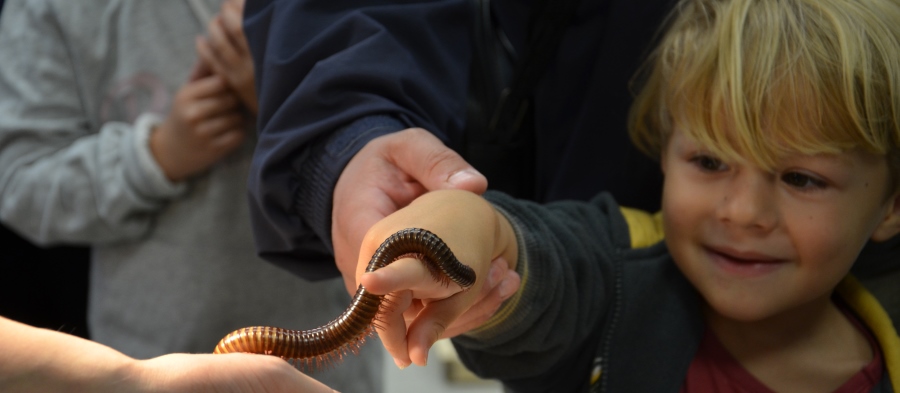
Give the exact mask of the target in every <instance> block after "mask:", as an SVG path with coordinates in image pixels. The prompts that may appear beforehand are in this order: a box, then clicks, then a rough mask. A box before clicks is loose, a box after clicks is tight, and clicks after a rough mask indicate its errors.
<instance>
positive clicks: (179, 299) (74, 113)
mask: <svg viewBox="0 0 900 393" xmlns="http://www.w3.org/2000/svg"><path fill="white" fill-rule="evenodd" d="M220 5H221V10H220V9H219V6H220ZM241 9H242V4H240V2H233V1H231V0H226V1H225V2H223V1H219V0H184V1H166V2H157V1H152V2H151V1H147V2H132V1H124V0H114V1H106V0H104V1H100V0H85V1H78V2H71V1H66V0H10V1H7V2H6V4H5V9H4V11H3V14H2V20H0V220H2V222H3V223H4V225H7V226H8V227H9V228H11V229H13V230H14V231H16V232H17V233H19V234H21V235H22V236H24V237H26V238H28V239H29V240H31V241H32V242H34V243H36V244H39V245H58V244H86V245H90V246H91V276H90V298H89V306H88V308H89V310H88V323H89V329H90V333H91V337H92V339H93V340H95V341H97V342H99V343H101V344H104V345H108V346H110V347H112V348H113V349H116V350H118V351H120V352H122V353H123V354H125V355H127V356H130V357H134V358H138V359H147V358H152V357H156V356H160V355H162V354H166V353H172V352H188V353H197V352H200V353H209V352H212V350H213V348H214V347H215V345H216V343H217V341H218V340H219V339H220V338H221V337H222V336H224V335H225V334H226V333H228V332H230V331H232V330H234V329H236V328H239V327H244V326H248V325H275V326H281V327H286V328H302V329H306V328H311V327H315V326H319V325H322V324H324V323H326V322H328V321H329V320H330V319H331V318H333V317H334V316H336V315H338V314H339V313H340V312H341V311H342V310H343V309H344V308H345V307H346V306H347V304H348V301H349V297H348V295H347V293H346V291H345V290H344V286H343V283H342V282H341V281H339V280H333V281H326V282H317V283H310V282H305V281H302V280H300V279H298V278H296V277H293V276H292V275H290V274H285V272H284V271H282V270H280V269H279V268H277V267H275V266H273V265H271V264H268V263H264V262H262V261H260V260H259V259H258V258H257V257H256V255H255V248H254V245H253V238H252V234H251V231H250V218H249V215H248V212H247V210H248V209H247V200H246V188H245V187H246V178H247V171H248V167H249V164H250V157H251V154H252V151H253V145H254V142H255V141H254V138H253V132H252V130H250V129H249V127H248V125H249V124H251V123H252V119H250V117H251V116H252V115H253V112H254V111H255V107H256V98H255V92H254V91H253V79H252V75H253V73H252V62H251V61H250V59H249V51H248V49H247V47H246V42H245V41H244V39H243V35H242V31H241V23H240V19H241V18H240V13H241ZM217 13H218V15H217ZM200 35H205V37H202V38H197V36H200ZM247 67H250V68H247ZM247 70H249V72H247ZM248 76H249V78H248ZM381 359H382V356H381V352H380V351H379V350H378V347H377V346H374V345H373V346H368V347H366V348H363V349H362V351H361V353H360V355H359V356H358V357H351V358H350V359H345V361H344V364H342V365H341V366H340V367H335V368H331V369H329V370H325V371H321V372H312V373H311V375H312V376H313V377H315V378H316V379H319V380H321V381H322V382H324V383H325V384H327V385H328V386H330V387H332V388H335V389H338V390H341V391H344V392H356V391H366V392H377V391H380V389H381ZM313 371H315V370H313Z"/></svg>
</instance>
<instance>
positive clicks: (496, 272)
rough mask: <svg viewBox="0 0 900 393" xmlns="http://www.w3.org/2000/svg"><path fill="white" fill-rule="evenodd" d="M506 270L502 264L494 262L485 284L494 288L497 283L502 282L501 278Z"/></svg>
mask: <svg viewBox="0 0 900 393" xmlns="http://www.w3.org/2000/svg"><path fill="white" fill-rule="evenodd" d="M504 270H505V269H503V268H501V267H500V266H496V265H495V264H492V265H491V272H490V274H488V279H487V282H486V283H485V285H487V287H488V288H493V287H494V286H495V285H497V283H498V282H500V280H501V279H502V278H503V272H504Z"/></svg>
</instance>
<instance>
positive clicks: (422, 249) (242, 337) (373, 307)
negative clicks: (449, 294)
mask: <svg viewBox="0 0 900 393" xmlns="http://www.w3.org/2000/svg"><path fill="white" fill-rule="evenodd" d="M406 256H415V257H416V258H417V259H419V260H420V261H422V263H424V264H425V266H426V267H427V268H428V270H429V272H431V275H432V277H434V279H435V280H436V281H439V282H441V283H443V284H444V285H449V283H450V282H451V281H452V282H454V283H456V284H458V285H459V286H460V287H462V288H463V289H468V288H469V287H470V286H472V284H474V283H475V271H474V270H472V268H470V267H468V266H466V265H463V264H462V263H460V262H459V260H457V259H456V257H455V256H454V255H453V252H452V251H450V248H449V247H447V245H446V244H445V243H444V241H443V240H441V239H440V238H439V237H438V236H437V235H435V234H433V233H431V232H429V231H427V230H425V229H420V228H407V229H403V230H401V231H398V232H397V233H394V234H393V235H391V236H390V237H388V238H387V239H386V240H385V241H384V242H383V243H381V246H380V247H378V250H376V251H375V254H374V255H372V259H371V260H369V265H368V266H367V267H366V272H373V271H375V270H378V269H381V268H382V267H385V266H387V265H388V264H390V263H392V262H394V261H396V260H398V259H400V258H402V257H406ZM382 300H383V296H381V295H373V294H371V293H369V292H368V291H367V290H366V288H364V287H363V286H362V285H360V286H359V288H358V289H357V290H356V294H355V295H354V296H353V299H352V300H351V302H350V306H349V307H347V309H346V310H345V311H344V312H343V313H341V315H340V316H338V317H337V318H335V319H334V320H332V321H331V322H329V323H327V324H325V325H324V326H321V327H317V328H315V329H311V330H291V329H282V328H276V327H268V326H252V327H246V328H241V329H238V330H235V331H233V332H231V333H229V334H228V335H226V336H225V337H224V338H222V340H221V341H219V344H218V345H216V349H215V351H213V353H233V352H245V353H258V354H266V355H273V356H278V357H281V358H282V359H285V360H287V361H288V362H290V363H291V364H293V365H294V366H296V367H298V368H305V369H310V368H312V366H313V365H315V366H317V367H321V366H324V365H329V364H332V363H334V362H339V361H340V360H341V359H342V358H343V356H344V355H346V354H347V353H348V352H352V353H354V354H356V353H357V352H358V351H359V348H360V347H361V346H362V345H363V343H364V342H365V338H366V337H367V336H370V335H374V334H375V330H374V327H373V322H374V321H375V318H376V315H377V314H378V311H379V308H380V307H381V304H382Z"/></svg>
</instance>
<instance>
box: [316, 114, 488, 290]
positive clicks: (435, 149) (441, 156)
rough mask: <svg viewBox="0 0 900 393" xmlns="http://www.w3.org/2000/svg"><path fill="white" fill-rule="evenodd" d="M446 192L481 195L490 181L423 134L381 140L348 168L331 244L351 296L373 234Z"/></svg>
mask: <svg viewBox="0 0 900 393" xmlns="http://www.w3.org/2000/svg"><path fill="white" fill-rule="evenodd" d="M440 189H460V190H467V191H471V192H474V193H477V194H481V193H483V192H484V191H485V190H486V189H487V179H485V177H484V175H482V174H481V173H479V172H478V171H476V170H475V168H473V167H472V166H471V165H469V164H468V163H467V162H466V161H465V160H463V158H462V157H460V156H459V154H457V153H456V152H454V151H453V150H450V149H449V148H447V146H445V145H444V144H443V143H442V142H441V141H440V140H439V139H437V137H435V136H434V135H432V134H431V133H429V132H427V131H425V130H423V129H421V128H409V129H406V130H403V131H399V132H396V133H393V134H389V135H384V136H381V137H379V138H375V139H373V140H372V141H370V142H369V143H368V144H366V146H364V147H363V148H362V149H361V150H360V151H359V152H358V153H357V154H356V156H354V157H353V159H351V160H350V162H349V163H347V166H346V167H345V168H344V171H343V172H342V173H341V176H340V178H339V179H338V182H337V184H336V185H335V187H334V197H333V202H334V206H333V208H332V216H331V236H332V238H331V239H332V244H333V247H334V256H335V260H336V263H337V267H338V270H340V271H341V275H342V276H343V277H344V283H345V285H346V286H347V291H348V292H349V293H351V294H352V293H355V292H356V287H357V282H356V265H357V257H358V256H359V248H360V244H361V243H362V240H363V237H364V236H365V234H366V232H367V231H368V230H369V228H371V227H372V225H374V224H375V223H376V222H378V221H380V220H381V219H383V218H385V217H387V216H388V215H390V214H391V213H394V212H395V211H397V210H398V209H400V208H402V207H404V206H406V205H408V204H409V203H410V202H412V201H413V200H414V199H416V198H417V197H419V196H420V195H422V194H424V193H425V192H427V191H430V190H440Z"/></svg>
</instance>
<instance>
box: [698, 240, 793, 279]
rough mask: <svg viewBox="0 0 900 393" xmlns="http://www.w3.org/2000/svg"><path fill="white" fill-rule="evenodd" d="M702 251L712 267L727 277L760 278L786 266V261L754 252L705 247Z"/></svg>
mask: <svg viewBox="0 0 900 393" xmlns="http://www.w3.org/2000/svg"><path fill="white" fill-rule="evenodd" d="M703 249H704V251H705V252H706V254H707V256H708V257H709V259H710V261H712V263H713V265H714V266H716V267H717V268H719V269H720V270H721V271H723V272H725V273H726V274H728V275H733V276H739V277H747V278H751V277H760V276H764V275H767V274H769V273H772V272H774V271H776V270H778V269H780V268H781V267H783V266H785V265H787V263H788V261H787V260H786V259H781V258H776V257H773V256H770V255H766V254H762V253H758V252H755V251H738V250H734V249H731V248H728V247H716V246H705V247H704V248H703Z"/></svg>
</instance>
